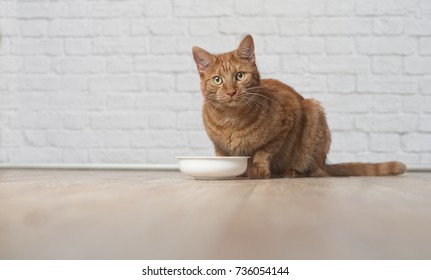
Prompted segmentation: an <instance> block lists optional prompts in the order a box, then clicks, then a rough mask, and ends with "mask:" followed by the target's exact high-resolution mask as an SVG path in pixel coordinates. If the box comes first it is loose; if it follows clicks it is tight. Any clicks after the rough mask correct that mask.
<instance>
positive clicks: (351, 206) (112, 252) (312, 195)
mask: <svg viewBox="0 0 431 280" xmlns="http://www.w3.org/2000/svg"><path fill="white" fill-rule="evenodd" d="M238 258H239V259H431V173H408V174H405V175H403V176H399V177H381V178H378V177H363V178H305V179H303V178H302V179H273V180H246V179H242V180H218V181H199V180H194V179H191V178H188V177H186V176H183V175H182V174H180V173H179V172H149V171H82V170H81V171H79V170H6V169H5V170H0V259H238Z"/></svg>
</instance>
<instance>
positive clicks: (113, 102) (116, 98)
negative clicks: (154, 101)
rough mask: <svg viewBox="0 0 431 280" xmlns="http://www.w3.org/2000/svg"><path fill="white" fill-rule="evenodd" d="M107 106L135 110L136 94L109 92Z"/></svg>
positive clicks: (115, 108)
mask: <svg viewBox="0 0 431 280" xmlns="http://www.w3.org/2000/svg"><path fill="white" fill-rule="evenodd" d="M106 107H107V108H108V109H113V110H133V109H134V107H135V96H134V94H133V93H131V94H129V93H127V92H123V93H109V94H108V95H107V96H106Z"/></svg>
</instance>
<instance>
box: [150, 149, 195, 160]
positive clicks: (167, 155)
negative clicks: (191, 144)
mask: <svg viewBox="0 0 431 280" xmlns="http://www.w3.org/2000/svg"><path fill="white" fill-rule="evenodd" d="M184 150H185V148H181V149H172V148H170V149H166V148H164V149H163V148H160V149H157V148H152V149H149V150H148V154H147V162H148V163H164V164H166V163H171V164H178V160H177V159H176V156H178V155H181V154H186V153H185V152H184ZM194 154H195V153H193V155H194Z"/></svg>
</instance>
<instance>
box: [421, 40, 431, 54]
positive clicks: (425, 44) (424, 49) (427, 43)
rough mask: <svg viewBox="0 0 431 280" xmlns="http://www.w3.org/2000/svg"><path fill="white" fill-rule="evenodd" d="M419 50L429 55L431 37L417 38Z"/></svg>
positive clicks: (430, 51) (430, 52)
mask: <svg viewBox="0 0 431 280" xmlns="http://www.w3.org/2000/svg"><path fill="white" fill-rule="evenodd" d="M419 52H420V54H422V55H431V38H430V37H425V38H420V39H419Z"/></svg>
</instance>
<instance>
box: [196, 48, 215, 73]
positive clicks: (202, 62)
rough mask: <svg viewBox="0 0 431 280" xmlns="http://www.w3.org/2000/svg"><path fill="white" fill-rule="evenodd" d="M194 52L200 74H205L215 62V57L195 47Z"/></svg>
mask: <svg viewBox="0 0 431 280" xmlns="http://www.w3.org/2000/svg"><path fill="white" fill-rule="evenodd" d="M192 51H193V58H194V59H195V62H196V65H197V67H198V71H199V73H203V72H205V71H206V70H207V69H208V67H209V66H210V64H211V63H212V62H214V56H213V55H212V54H210V53H209V52H207V51H206V50H204V49H201V48H199V47H193V49H192Z"/></svg>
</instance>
